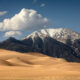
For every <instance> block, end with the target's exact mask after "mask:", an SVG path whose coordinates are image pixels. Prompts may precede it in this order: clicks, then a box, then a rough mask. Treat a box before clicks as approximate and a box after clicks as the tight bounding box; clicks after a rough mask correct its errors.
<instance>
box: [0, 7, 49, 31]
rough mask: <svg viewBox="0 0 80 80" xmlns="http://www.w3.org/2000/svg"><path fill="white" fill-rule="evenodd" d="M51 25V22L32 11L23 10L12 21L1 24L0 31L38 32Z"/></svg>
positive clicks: (7, 20)
mask: <svg viewBox="0 0 80 80" xmlns="http://www.w3.org/2000/svg"><path fill="white" fill-rule="evenodd" d="M48 25H49V20H48V19H47V18H44V17H42V15H41V14H38V13H37V11H35V10H32V9H25V8H23V9H22V10H21V11H20V12H19V13H18V14H15V16H13V17H12V18H10V19H4V20H3V22H0V30H1V31H7V30H12V31H13V30H19V31H20V30H37V29H41V28H43V27H44V26H48Z"/></svg>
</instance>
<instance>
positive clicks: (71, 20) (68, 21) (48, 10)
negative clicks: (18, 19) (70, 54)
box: [0, 0, 80, 40]
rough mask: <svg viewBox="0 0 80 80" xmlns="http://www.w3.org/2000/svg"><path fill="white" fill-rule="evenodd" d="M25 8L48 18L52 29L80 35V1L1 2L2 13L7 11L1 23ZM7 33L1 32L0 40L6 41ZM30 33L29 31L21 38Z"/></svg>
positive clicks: (1, 17)
mask: <svg viewBox="0 0 80 80" xmlns="http://www.w3.org/2000/svg"><path fill="white" fill-rule="evenodd" d="M23 8H25V9H33V10H35V11H37V14H41V15H42V16H43V18H44V17H46V18H47V19H48V20H49V21H50V23H51V25H50V26H49V27H51V28H58V27H63V28H69V29H71V30H74V31H76V32H79V33H80V0H0V12H4V11H6V13H5V14H4V15H1V16H0V22H3V20H4V19H7V18H12V17H13V16H14V15H15V14H18V13H19V12H20V11H21V10H22V9H23ZM7 31H8V30H7ZM11 31H12V30H11ZM5 32H6V30H5V31H1V30H0V36H1V38H0V40H4V39H5V37H3V35H4V33H5ZM21 32H23V31H21ZM30 32H31V31H30V30H28V29H27V30H26V31H25V33H23V35H22V36H21V37H23V36H25V35H26V34H28V33H30ZM21 37H19V38H21Z"/></svg>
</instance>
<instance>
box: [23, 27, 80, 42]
mask: <svg viewBox="0 0 80 80" xmlns="http://www.w3.org/2000/svg"><path fill="white" fill-rule="evenodd" d="M46 36H49V37H51V38H54V39H57V40H58V41H61V42H64V40H66V39H68V38H70V39H71V40H72V41H74V40H75V39H80V34H78V33H76V32H74V31H71V30H69V29H65V28H55V29H53V28H52V29H42V30H39V31H35V32H33V33H32V34H30V35H28V36H26V37H25V38H24V39H27V38H30V37H31V38H32V39H34V38H36V37H40V38H42V39H44V38H45V37H46ZM24 39H23V40H24Z"/></svg>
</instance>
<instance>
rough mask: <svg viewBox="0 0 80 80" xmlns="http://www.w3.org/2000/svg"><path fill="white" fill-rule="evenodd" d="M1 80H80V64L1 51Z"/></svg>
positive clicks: (33, 54) (40, 55) (36, 54)
mask: <svg viewBox="0 0 80 80" xmlns="http://www.w3.org/2000/svg"><path fill="white" fill-rule="evenodd" d="M0 80H80V63H69V62H67V61H66V60H64V59H61V58H60V59H59V58H52V57H49V56H46V55H43V54H40V53H18V52H14V51H8V50H2V49H0Z"/></svg>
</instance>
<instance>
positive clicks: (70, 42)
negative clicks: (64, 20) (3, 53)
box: [0, 28, 80, 62]
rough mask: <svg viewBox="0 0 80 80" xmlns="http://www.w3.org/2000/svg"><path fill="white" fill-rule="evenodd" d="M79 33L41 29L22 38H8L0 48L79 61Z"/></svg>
mask: <svg viewBox="0 0 80 80" xmlns="http://www.w3.org/2000/svg"><path fill="white" fill-rule="evenodd" d="M79 39H80V34H78V33H76V32H74V31H71V30H68V29H63V28H59V29H42V30H40V31H36V32H33V33H32V34H30V35H28V36H26V37H24V38H23V39H22V40H16V39H14V38H9V39H7V40H6V41H3V42H1V43H0V48H4V49H9V50H14V51H19V52H40V53H43V54H46V55H48V56H52V57H57V58H64V59H66V60H67V61H71V62H73V61H74V62H80V40H79Z"/></svg>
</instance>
